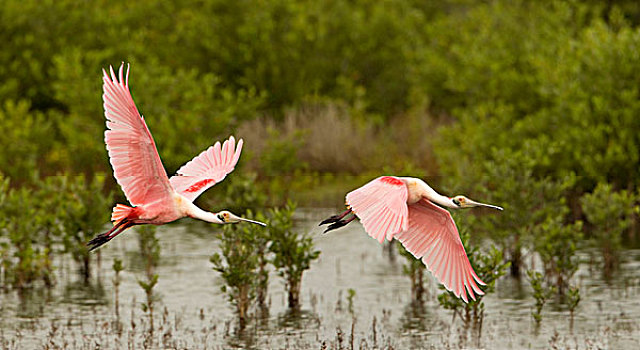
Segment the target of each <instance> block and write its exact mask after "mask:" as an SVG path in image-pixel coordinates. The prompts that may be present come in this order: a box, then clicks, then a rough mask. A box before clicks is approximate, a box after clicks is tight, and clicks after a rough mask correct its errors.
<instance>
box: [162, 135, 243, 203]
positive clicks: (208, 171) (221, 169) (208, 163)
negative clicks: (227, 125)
mask: <svg viewBox="0 0 640 350" xmlns="http://www.w3.org/2000/svg"><path fill="white" fill-rule="evenodd" d="M241 151H242V139H240V141H238V147H237V148H236V140H235V139H234V138H233V136H231V137H229V140H227V141H225V142H224V143H223V144H222V147H221V146H220V142H216V144H215V145H213V146H211V147H209V148H207V149H206V150H204V151H202V153H200V154H199V155H198V156H196V157H195V158H193V159H192V160H191V161H189V162H188V163H187V164H185V165H183V166H182V167H181V168H180V169H178V172H177V173H176V175H174V176H172V177H171V179H169V181H170V182H171V186H173V188H174V189H175V190H176V192H178V193H180V194H181V195H183V196H185V197H187V198H188V199H189V200H191V201H193V200H195V199H196V198H198V196H199V195H200V194H201V193H202V192H204V191H206V190H207V189H208V188H209V187H211V186H213V185H215V184H217V183H218V182H220V181H222V180H223V179H224V178H225V176H227V174H229V173H230V172H232V171H233V169H234V168H235V166H236V164H237V163H238V159H239V158H240V152H241Z"/></svg>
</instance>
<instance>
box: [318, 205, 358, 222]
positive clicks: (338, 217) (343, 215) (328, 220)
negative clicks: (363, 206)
mask: <svg viewBox="0 0 640 350" xmlns="http://www.w3.org/2000/svg"><path fill="white" fill-rule="evenodd" d="M349 213H351V208H348V209H347V210H346V211H345V212H344V213H342V214H339V215H334V216H332V217H330V218H328V219H326V220H324V221H322V222H321V223H320V224H318V226H322V225H326V224H330V223H333V222H336V221H340V220H341V219H342V218H343V217H345V216H347V215H348V214H349Z"/></svg>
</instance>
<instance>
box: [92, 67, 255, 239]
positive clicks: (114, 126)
mask: <svg viewBox="0 0 640 350" xmlns="http://www.w3.org/2000/svg"><path fill="white" fill-rule="evenodd" d="M109 70H110V73H111V74H110V75H109V74H107V72H106V71H105V70H104V69H103V70H102V72H103V77H102V81H103V85H102V90H103V94H102V100H103V106H104V115H105V117H106V119H107V130H106V131H105V133H104V140H105V143H106V146H107V151H108V153H109V160H110V162H111V166H112V167H113V176H114V177H115V178H116V181H117V182H118V184H119V185H120V187H122V190H123V191H124V194H125V196H126V197H127V200H128V201H129V203H131V205H132V206H131V207H130V206H127V205H123V204H117V205H116V206H115V207H114V208H113V212H112V214H111V220H112V221H113V228H112V229H110V230H109V231H108V232H105V233H103V234H100V235H98V236H96V237H95V238H94V239H92V240H91V241H89V243H88V246H89V249H90V250H94V249H96V248H98V247H100V246H102V245H103V244H105V243H107V242H109V241H110V240H112V239H113V238H114V237H116V236H117V235H119V234H120V233H122V232H123V231H124V230H126V229H128V228H130V227H132V226H135V225H143V224H153V225H162V224H166V223H169V222H172V221H175V220H178V219H180V218H183V217H187V216H188V217H191V218H194V219H200V220H203V221H207V222H211V223H215V224H230V223H237V222H240V221H246V222H250V223H254V224H259V225H262V226H266V225H265V224H264V223H262V222H258V221H254V220H249V219H245V218H242V217H239V216H237V215H234V214H232V213H231V212H229V211H226V210H223V211H220V212H218V213H211V212H207V211H204V210H202V209H200V208H198V207H197V206H196V205H195V204H193V201H194V200H195V199H196V198H197V197H198V196H199V195H200V194H201V193H202V192H204V191H206V190H207V189H208V188H210V187H211V186H213V185H215V184H216V183H218V182H220V181H222V180H223V179H224V178H225V176H227V174H229V173H230V172H232V171H233V169H234V167H235V165H236V163H237V162H238V158H240V152H241V151H242V139H240V140H239V141H238V143H237V145H236V141H235V139H234V137H233V136H231V137H229V139H228V140H226V141H224V143H223V144H222V146H221V145H220V142H216V143H215V145H213V146H211V147H209V148H208V149H206V150H204V151H202V153H200V154H199V155H198V156H196V157H195V158H193V159H192V160H191V161H189V162H188V163H186V164H185V165H183V166H182V167H181V168H180V169H179V170H178V171H177V173H176V174H175V175H174V176H172V177H171V178H169V177H167V173H166V171H165V169H164V166H163V165H162V161H161V160H160V156H159V155H158V150H157V149H156V144H155V142H154V141H153V137H152V136H151V132H150V131H149V128H148V127H147V124H146V123H145V121H144V117H143V116H142V115H140V113H139V112H138V108H136V105H135V103H134V102H133V98H132V97H131V93H130V92H129V65H127V72H126V76H124V77H123V70H124V63H122V65H121V66H120V70H119V71H118V75H117V76H116V74H115V72H114V71H113V67H111V66H110V67H109Z"/></svg>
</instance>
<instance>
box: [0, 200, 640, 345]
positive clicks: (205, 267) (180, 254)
mask: <svg viewBox="0 0 640 350" xmlns="http://www.w3.org/2000/svg"><path fill="white" fill-rule="evenodd" d="M331 212H332V210H325V209H315V210H306V211H301V212H299V214H298V217H297V228H298V229H300V230H302V231H309V232H313V233H314V237H315V238H314V239H315V244H316V246H317V248H318V249H319V250H321V251H322V253H321V255H320V259H319V260H317V261H316V262H315V263H314V264H313V265H312V268H311V270H309V271H307V273H306V274H305V276H304V280H303V292H302V299H303V300H302V301H303V306H302V310H301V311H300V312H299V313H291V312H289V311H288V310H287V307H286V294H285V293H284V284H283V282H282V281H281V280H280V279H279V278H278V277H277V276H276V275H275V274H271V281H270V286H269V298H268V303H269V309H268V312H267V313H265V312H261V313H259V314H260V317H259V318H258V320H257V321H254V322H252V323H251V325H250V326H249V328H248V330H247V331H245V332H244V333H243V334H241V335H238V334H236V333H235V332H234V329H235V322H234V316H233V310H232V307H231V305H230V304H229V303H228V301H227V299H226V297H225V295H224V294H223V293H222V292H221V290H220V287H221V285H222V280H221V279H220V278H219V277H218V275H217V273H216V272H215V271H213V270H212V269H211V263H210V262H209V256H211V254H213V253H214V252H216V251H217V249H218V247H217V243H216V240H215V239H213V237H212V232H214V230H216V228H215V227H214V226H209V225H205V224H201V223H194V222H191V221H187V220H185V221H182V222H180V223H178V224H174V225H170V226H164V227H161V228H159V230H158V237H159V239H160V242H161V247H162V250H161V255H162V259H161V265H160V266H159V268H158V270H157V273H158V274H159V276H160V279H159V282H158V285H157V286H156V288H155V291H156V292H157V294H158V295H159V297H160V299H159V302H158V306H157V308H156V310H157V311H156V314H155V315H156V316H155V324H156V332H155V335H154V336H152V337H151V338H149V337H147V336H145V334H146V332H144V330H145V329H146V328H147V327H148V321H147V319H146V318H145V317H144V315H143V312H142V310H141V308H140V305H139V304H140V302H142V301H144V293H143V291H142V289H141V288H140V286H139V285H138V283H137V279H139V278H142V276H143V272H142V266H141V263H140V262H139V261H138V256H137V253H136V252H137V248H138V246H137V237H136V235H135V234H132V233H129V234H126V235H123V236H121V237H119V238H118V239H116V240H115V241H113V242H111V243H110V244H109V245H108V246H107V247H105V248H104V249H102V252H101V261H100V268H99V269H96V271H95V273H96V274H97V277H96V278H94V279H93V282H92V283H91V284H90V285H89V286H86V285H85V284H83V283H81V282H79V278H78V277H77V275H76V273H75V271H74V269H75V267H74V265H73V263H72V262H70V261H66V260H65V261H58V262H57V263H58V266H61V268H60V269H59V270H58V271H57V274H58V283H57V286H56V287H55V288H54V289H52V290H50V291H43V290H32V291H29V292H26V293H24V294H23V295H18V294H17V293H16V292H9V293H5V294H0V311H1V314H2V318H1V320H0V346H2V347H4V348H15V349H22V348H45V347H49V348H56V347H58V348H95V347H97V346H99V347H102V348H133V347H137V348H140V347H144V346H147V347H152V348H163V347H168V348H205V347H206V348H209V349H211V348H260V349H262V348H291V349H298V348H312V349H320V348H322V347H323V346H326V347H327V348H339V347H341V346H342V347H344V348H347V349H349V348H351V344H354V348H389V347H392V348H395V349H408V348H444V347H446V348H462V347H464V348H491V349H499V348H502V349H511V348H536V349H537V348H550V347H553V346H557V347H560V348H565V347H572V348H575V347H579V348H611V349H614V348H615V349H622V348H628V349H636V348H638V344H639V339H640V325H639V323H640V322H639V321H638V320H640V273H638V271H640V250H627V251H625V253H624V256H625V259H624V261H625V263H624V265H623V268H622V271H621V272H620V273H619V274H618V276H617V277H616V278H615V279H614V280H613V281H611V282H609V283H607V282H605V281H604V280H603V279H602V276H601V273H599V271H597V270H595V269H594V268H591V267H590V264H589V263H588V262H589V260H590V259H591V256H592V255H594V254H590V252H588V251H587V252H581V255H580V256H581V258H582V260H583V261H584V263H583V264H581V268H580V270H579V271H578V272H577V274H576V278H577V281H578V284H579V286H580V291H581V296H582V300H581V302H580V305H579V307H578V309H577V311H576V314H575V318H574V320H573V323H572V322H571V321H570V317H569V313H568V311H566V310H564V309H563V308H562V307H560V306H558V305H555V304H553V303H551V304H549V305H547V306H545V309H544V310H543V321H542V324H541V326H540V327H538V328H537V327H536V326H535V324H534V322H533V320H532V318H531V316H530V312H531V310H532V307H533V304H534V301H533V298H532V297H531V296H530V293H531V292H530V290H529V288H528V283H527V282H526V280H523V281H521V282H519V281H517V280H514V279H510V278H504V279H502V280H500V281H499V282H498V285H497V286H496V290H497V292H496V293H495V294H492V295H489V296H487V297H486V298H485V303H486V307H485V321H484V323H483V326H482V333H481V335H480V337H478V336H477V333H475V332H473V331H470V330H468V329H466V328H465V327H464V325H463V324H462V323H461V322H460V320H459V319H458V318H456V319H454V318H452V314H451V313H450V312H449V311H447V310H444V309H442V308H441V307H440V306H439V305H438V303H437V300H436V295H437V293H439V292H440V290H439V289H438V288H437V286H436V284H435V283H433V282H431V283H430V285H429V288H428V289H429V293H430V295H429V297H428V298H427V300H426V301H425V303H424V304H423V305H415V304H413V303H412V302H411V293H410V288H409V280H408V278H407V277H406V276H404V275H403V273H402V264H403V259H404V258H402V257H399V256H397V254H395V255H392V256H390V255H389V253H388V251H386V250H385V249H383V248H382V247H381V246H380V245H379V244H378V243H377V242H376V241H375V240H373V239H371V238H369V237H368V236H367V235H366V234H365V233H364V231H363V230H362V227H361V226H360V225H359V224H351V225H349V226H348V227H346V228H344V229H341V230H339V231H334V233H332V234H329V235H322V234H321V233H320V232H321V230H320V229H319V228H318V227H317V226H316V225H317V222H318V221H319V220H320V219H322V218H324V217H325V216H327V215H329V214H330V213H331ZM116 257H117V258H120V259H122V260H123V261H124V264H125V271H124V272H123V273H122V278H123V281H122V284H121V286H120V308H119V312H120V317H119V318H118V319H116V316H115V308H114V295H113V282H112V280H113V271H112V270H111V263H112V261H113V259H114V258H116ZM429 279H430V281H432V279H431V278H430V277H429ZM350 289H351V290H353V291H355V295H353V297H352V298H351V303H350V302H349V290H350ZM256 313H258V312H257V311H256ZM352 337H353V340H352V339H351V338H352Z"/></svg>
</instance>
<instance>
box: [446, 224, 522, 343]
mask: <svg viewBox="0 0 640 350" xmlns="http://www.w3.org/2000/svg"><path fill="white" fill-rule="evenodd" d="M469 238H470V235H469V232H468V231H467V230H466V229H462V230H461V231H460V239H461V240H462V242H463V244H464V245H465V246H466V247H469V245H467V244H466V243H467V242H468V241H469ZM467 257H468V258H469V262H470V263H471V266H472V267H473V269H474V271H476V274H477V275H478V277H480V279H481V280H482V281H483V282H484V283H486V285H485V286H483V287H482V290H483V291H484V295H476V300H469V303H465V302H464V301H462V299H460V298H458V297H456V296H455V295H454V294H453V292H451V291H445V292H444V293H441V294H439V295H438V303H440V305H441V306H442V307H444V308H445V309H448V310H452V311H453V314H454V317H455V316H456V315H458V316H459V317H460V318H461V319H462V321H463V322H464V323H465V325H467V326H473V327H474V329H477V330H478V334H480V333H481V331H482V322H483V320H484V301H483V300H482V299H483V298H484V297H485V296H487V295H488V294H491V293H493V292H494V291H495V284H496V281H497V280H498V278H500V277H502V276H504V275H505V273H506V272H507V269H508V268H509V264H510V263H509V262H504V261H503V257H502V251H501V250H499V249H498V248H496V247H495V246H493V245H492V246H491V247H490V249H489V251H488V252H487V253H482V252H480V250H479V249H478V247H477V246H471V247H469V248H468V249H467ZM440 288H441V289H444V286H440Z"/></svg>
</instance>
